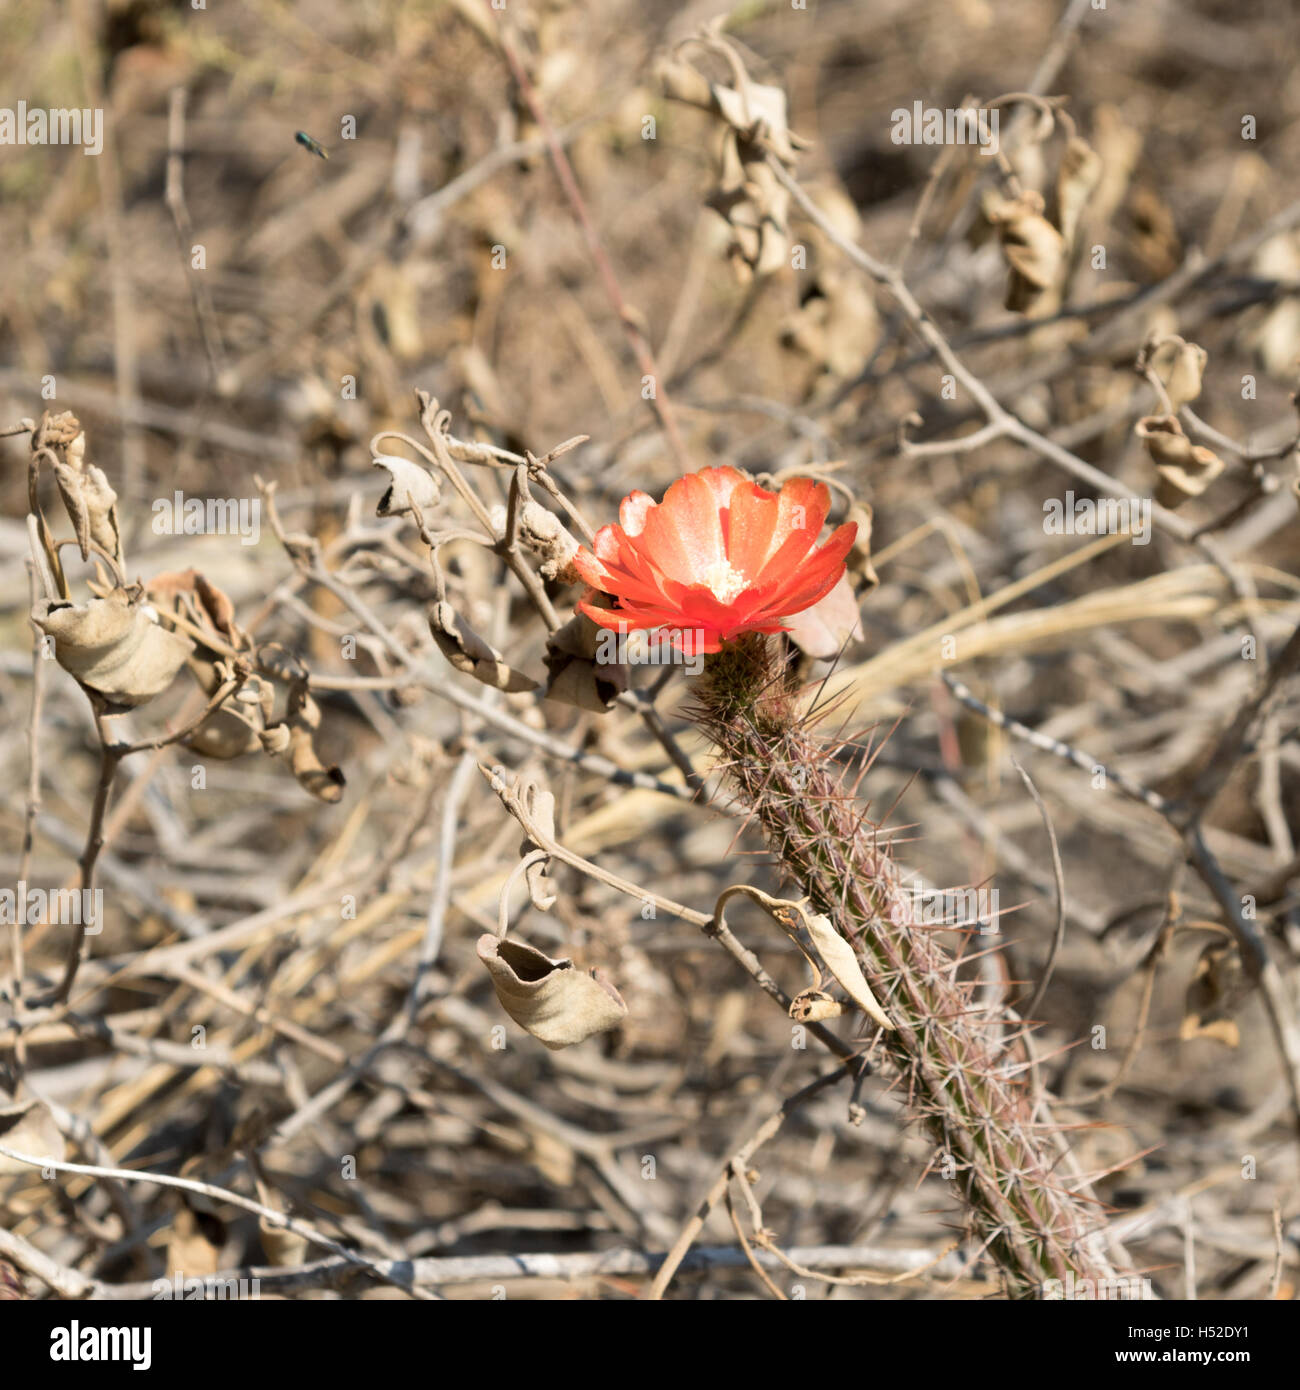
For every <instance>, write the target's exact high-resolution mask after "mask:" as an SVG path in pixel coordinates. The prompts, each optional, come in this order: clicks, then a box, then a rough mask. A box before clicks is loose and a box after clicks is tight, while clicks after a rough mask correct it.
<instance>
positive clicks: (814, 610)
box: [785, 573, 862, 661]
mask: <svg viewBox="0 0 1300 1390" xmlns="http://www.w3.org/2000/svg"><path fill="white" fill-rule="evenodd" d="M785 626H786V631H787V632H788V633H789V636H790V640H791V641H792V642H793V643H794V644H795V646H796V647H798V648H799V650H800V651H802V652H804V653H806V654H807V655H808V656H811V657H813V658H814V659H815V660H817V661H829V660H830V659H831V658H832V657H834V656H838V655H839V653H840V652H841V651H842V650H843V649H844V646H845V644H846V643H848V642H860V641H861V640H862V624H861V622H860V620H859V613H858V597H857V594H856V593H854V591H853V584H852V583H851V581H850V580H849V576H848V574H847V573H845V574H842V575H840V577H839V581H838V583H837V584H836V585H835V587H834V588H833V589H832V590H831V591H830V593H829V594H827V595H826V597H825V598H823V599H818V601H817V602H816V603H814V604H813V606H812V607H811V608H805V609H804V610H803V612H802V613H796V614H795V615H794V616H793V617H790V618H786V620H785Z"/></svg>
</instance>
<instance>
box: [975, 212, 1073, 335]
mask: <svg viewBox="0 0 1300 1390" xmlns="http://www.w3.org/2000/svg"><path fill="white" fill-rule="evenodd" d="M1043 206H1044V205H1043V196H1042V194H1041V193H1038V192H1035V191H1034V190H1033V189H1029V190H1028V191H1026V192H1025V193H1022V194H1021V195H1020V197H1018V198H1006V199H1003V200H1002V201H1001V202H996V203H994V204H993V205H992V206H991V207H990V208H989V209H988V219H989V221H990V222H991V223H992V224H993V226H994V227H995V228H996V230H997V234H998V240H999V242H1000V243H1001V245H1002V254H1003V256H1004V257H1005V258H1006V262H1007V265H1008V266H1009V267H1010V274H1009V275H1008V277H1007V294H1006V300H1005V303H1006V307H1007V308H1008V309H1010V310H1012V311H1013V312H1014V313H1018V314H1027V315H1030V316H1039V315H1046V314H1050V313H1053V312H1054V311H1055V310H1056V309H1057V307H1058V306H1059V304H1060V287H1061V282H1062V279H1063V276H1064V273H1065V240H1064V238H1063V237H1062V236H1061V234H1060V232H1058V231H1057V230H1056V228H1055V227H1053V226H1052V224H1051V223H1050V222H1049V221H1048V220H1047V218H1046V217H1044V216H1043Z"/></svg>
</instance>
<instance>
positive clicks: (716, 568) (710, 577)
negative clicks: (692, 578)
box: [704, 560, 749, 603]
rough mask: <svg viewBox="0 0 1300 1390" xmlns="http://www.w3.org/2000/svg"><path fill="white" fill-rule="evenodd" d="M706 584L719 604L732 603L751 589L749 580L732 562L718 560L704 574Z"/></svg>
mask: <svg viewBox="0 0 1300 1390" xmlns="http://www.w3.org/2000/svg"><path fill="white" fill-rule="evenodd" d="M704 582H705V584H707V585H708V587H709V588H710V589H711V590H712V591H713V597H714V598H716V599H717V600H718V602H719V603H730V602H731V601H732V599H734V598H736V597H738V596H739V595H740V594H743V593H744V592H745V590H746V589H747V588H749V580H748V579H746V578H745V576H744V575H743V574H741V572H740V571H739V570H738V569H735V568H734V567H733V566H732V564H731V561H730V560H716V561H715V562H714V563H713V564H711V565H710V566H709V568H708V569H707V570H705V572H704Z"/></svg>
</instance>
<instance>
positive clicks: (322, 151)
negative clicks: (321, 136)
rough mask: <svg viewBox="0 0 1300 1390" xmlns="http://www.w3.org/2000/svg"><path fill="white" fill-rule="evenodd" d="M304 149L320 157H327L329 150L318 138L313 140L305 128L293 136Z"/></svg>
mask: <svg viewBox="0 0 1300 1390" xmlns="http://www.w3.org/2000/svg"><path fill="white" fill-rule="evenodd" d="M293 138H294V139H295V140H296V141H297V142H298V143H299V144H300V145H301V146H302V147H303V149H304V150H310V151H311V152H312V154H318V155H320V157H321V158H322V159H328V158H329V157H330V156H329V151H328V150H327V149H326V148H325V146H324V145H322V144H321V142H320V141H319V140H313V139H312V138H311V136H310V135H308V134H307V132H306V131H305V130H300V131H298V132H297V133H296V134H295V135H294V137H293Z"/></svg>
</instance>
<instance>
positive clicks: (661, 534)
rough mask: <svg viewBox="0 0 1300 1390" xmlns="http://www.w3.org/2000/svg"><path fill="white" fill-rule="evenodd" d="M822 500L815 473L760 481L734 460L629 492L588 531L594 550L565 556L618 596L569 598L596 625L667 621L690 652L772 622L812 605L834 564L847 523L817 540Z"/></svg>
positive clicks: (826, 505) (851, 528) (771, 628)
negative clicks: (660, 491)
mask: <svg viewBox="0 0 1300 1390" xmlns="http://www.w3.org/2000/svg"><path fill="white" fill-rule="evenodd" d="M829 510H830V492H829V491H828V489H827V488H826V485H825V484H824V483H816V482H813V481H812V479H810V478H795V479H793V480H792V481H790V482H788V483H786V484H785V485H784V486H783V487H782V488H781V491H780V493H774V492H767V491H765V490H764V489H763V488H761V487H759V486H758V484H757V483H755V482H753V481H751V480H750V479H749V478H746V477H745V476H744V474H742V473H738V472H737V471H736V470H735V469H734V468H705V469H702V470H701V471H700V472H698V473H688V474H687V475H686V476H685V477H684V478H679V479H678V480H677V481H676V482H675V483H674V484H673V485H672V486H671V487H670V488H669V489H668V491H667V493H665V494H664V500H663V501H662V502H655V501H654V499H653V498H651V497H650V496H649V495H648V494H646V493H644V492H633V493H631V494H630V495H629V496H627V497H625V498H624V499H623V503H622V506H620V508H619V513H618V515H619V521H618V524H617V525H613V526H604V527H602V528H601V529H600V531H599V532H597V534H596V541H595V547H594V548H595V552H596V553H595V555H592V554H591V553H590V552H589V551H586V550H580V551H579V552H578V554H577V555H576V556H575V557H574V561H573V564H574V567H575V568H576V569H577V571H578V573H579V574H580V575H581V576H582V578H583V579H585V580H586V581H587V583H588V584H590V585H591V587H592V588H593V589H596V590H600V591H601V592H603V593H606V594H609V595H611V596H612V597H613V598H614V599H615V600H616V601H617V607H615V608H601V607H598V606H597V605H596V604H595V603H594V602H593V599H594V597H595V595H593V594H588V596H587V597H586V598H585V599H584V600H583V601H582V602H581V603H579V604H578V607H579V609H580V610H581V611H582V612H583V613H585V614H586V615H587V616H588V617H589V618H591V619H592V620H593V621H594V622H596V623H599V624H600V626H601V627H606V628H613V629H616V630H619V631H624V632H631V631H635V630H637V629H639V628H657V627H666V628H669V629H672V630H673V631H674V632H676V633H677V634H679V637H678V639H677V640H679V641H680V640H683V638H684V645H687V646H689V649H690V650H691V651H693V652H716V651H717V650H718V649H719V648H720V646H721V644H722V643H723V642H727V641H730V640H731V639H732V638H733V637H738V636H740V634H741V633H744V632H781V631H783V625H782V623H781V619H782V618H787V617H790V616H791V615H792V614H794V613H800V612H802V611H803V610H804V609H805V608H811V607H812V605H813V604H815V603H816V602H818V600H819V599H821V598H823V597H824V596H825V595H826V594H828V593H829V592H830V591H831V589H833V588H834V587H835V584H836V583H837V581H838V580H839V578H840V576H841V575H842V574H843V573H844V557H845V555H847V553H848V550H849V547H850V546H851V545H852V544H853V539H854V537H855V536H856V534H857V529H858V528H857V526H856V525H854V524H853V523H849V524H848V525H845V526H841V527H840V528H839V529H838V530H837V531H835V532H834V533H833V534H832V535H831V537H830V539H829V540H827V542H826V543H825V544H824V545H822V546H821V547H820V548H819V547H817V545H816V541H817V537H818V535H819V534H820V533H821V529H822V523H823V522H824V521H825V520H826V513H827V512H828V511H829Z"/></svg>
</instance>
